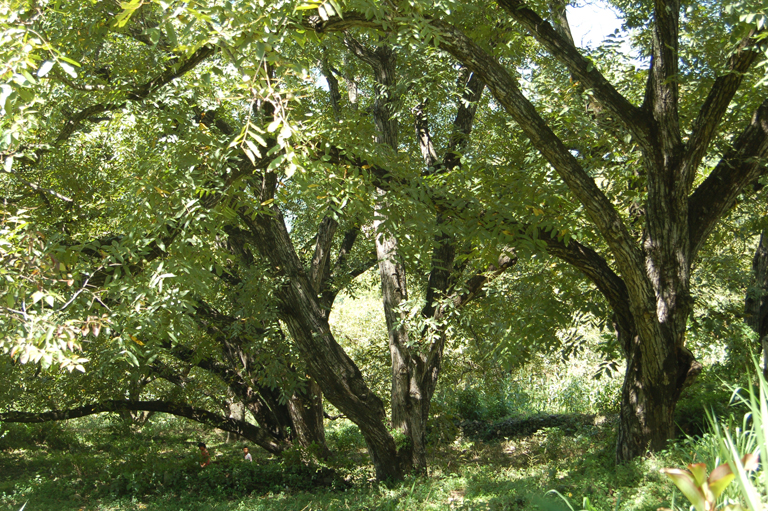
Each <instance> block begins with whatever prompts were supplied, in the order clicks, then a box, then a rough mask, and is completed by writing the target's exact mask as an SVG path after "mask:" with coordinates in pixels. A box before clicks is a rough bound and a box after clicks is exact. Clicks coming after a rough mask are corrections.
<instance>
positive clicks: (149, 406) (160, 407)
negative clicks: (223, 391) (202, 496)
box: [0, 399, 288, 454]
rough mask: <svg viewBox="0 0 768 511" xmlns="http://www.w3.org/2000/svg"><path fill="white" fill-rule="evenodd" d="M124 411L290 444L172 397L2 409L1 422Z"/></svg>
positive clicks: (265, 443) (276, 448)
mask: <svg viewBox="0 0 768 511" xmlns="http://www.w3.org/2000/svg"><path fill="white" fill-rule="evenodd" d="M122 411H134V412H136V411H147V412H162V413H169V414H171V415H176V416H178V417H185V418H187V419H191V420H193V421H195V422H199V423H201V424H205V425H207V426H211V427H214V428H218V429H221V430H224V431H229V432H230V433H235V434H237V435H240V436H242V437H243V438H246V439H248V440H250V441H252V442H254V443H256V444H258V445H260V446H261V447H264V449H266V450H268V451H269V452H271V453H274V454H280V453H281V452H282V451H283V450H285V449H286V448H287V447H288V444H287V443H279V442H276V441H274V440H273V439H272V438H270V436H269V435H267V434H266V433H265V432H264V431H263V430H262V429H261V428H258V427H256V426H254V425H252V424H250V423H248V422H246V421H241V420H237V419H232V418H230V417H222V416H221V415H218V414H215V413H212V412H209V411H208V410H204V409H202V408H195V407H193V406H190V405H188V404H186V403H174V402H171V401H123V400H117V399H111V400H107V401H103V402H100V403H96V404H92V405H85V406H80V407H77V408H71V409H69V410H51V411H48V412H13V411H10V412H3V413H0V422H21V423H40V422H52V421H61V420H68V419H75V418H78V417H85V416H88V415H95V414H97V413H104V412H122Z"/></svg>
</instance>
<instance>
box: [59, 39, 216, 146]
mask: <svg viewBox="0 0 768 511" xmlns="http://www.w3.org/2000/svg"><path fill="white" fill-rule="evenodd" d="M215 52H216V47H215V46H213V45H210V44H207V45H205V46H203V47H202V48H200V49H198V50H197V51H196V52H195V53H193V54H192V55H190V56H189V57H188V58H187V59H185V60H183V61H181V62H179V61H178V60H175V61H174V62H173V63H172V64H171V65H170V66H169V67H168V68H167V69H166V70H165V71H163V72H162V73H160V74H159V75H157V76H156V77H155V78H153V79H151V80H150V81H148V82H146V83H144V84H142V85H140V86H139V87H137V88H135V89H134V90H132V91H130V92H128V93H127V95H126V98H127V100H130V101H141V100H142V99H145V98H147V97H148V96H149V95H150V94H152V93H153V92H154V91H156V90H157V89H159V88H160V87H162V86H164V85H166V84H168V83H170V82H171V81H173V80H174V79H176V78H179V77H180V76H183V75H184V74H185V73H187V72H188V71H190V70H192V69H194V68H195V67H196V66H197V65H198V64H200V63H201V62H202V61H204V60H205V59H207V58H208V57H210V56H211V55H213V54H214V53H215ZM125 104H126V102H125V101H123V102H118V103H97V104H95V105H91V106H89V107H86V108H83V109H82V110H80V111H79V112H77V113H76V114H74V115H73V116H72V117H70V118H69V120H67V122H66V124H65V125H64V127H63V128H62V129H61V131H60V132H59V135H58V136H57V137H56V144H60V143H61V142H64V141H65V140H67V139H68V138H69V137H70V136H72V134H73V133H74V132H75V131H77V129H78V128H79V127H80V124H82V122H83V121H85V120H87V119H89V118H90V117H93V116H94V115H97V114H100V113H103V112H107V111H112V110H118V109H120V108H122V107H123V106H125Z"/></svg>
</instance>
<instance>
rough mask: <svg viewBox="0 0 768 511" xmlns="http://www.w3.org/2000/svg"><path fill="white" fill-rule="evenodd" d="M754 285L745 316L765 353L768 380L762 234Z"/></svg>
mask: <svg viewBox="0 0 768 511" xmlns="http://www.w3.org/2000/svg"><path fill="white" fill-rule="evenodd" d="M752 278H753V280H752V284H751V285H750V287H749V289H747V297H746V300H745V305H744V315H745V316H746V321H747V325H749V327H750V328H751V329H752V331H753V332H755V333H756V334H757V342H758V343H759V347H760V349H761V350H762V351H763V375H764V376H765V377H766V379H768V234H767V233H766V231H762V232H761V233H760V242H759V243H758V245H757V249H756V250H755V257H754V258H753V259H752Z"/></svg>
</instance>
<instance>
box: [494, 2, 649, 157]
mask: <svg viewBox="0 0 768 511" xmlns="http://www.w3.org/2000/svg"><path fill="white" fill-rule="evenodd" d="M498 4H499V5H500V6H501V7H502V8H503V9H504V10H505V11H507V13H509V15H510V16H512V18H513V19H514V20H515V21H517V22H518V23H520V24H521V25H523V26H524V27H525V28H526V29H527V30H528V32H529V33H530V34H531V35H532V36H533V37H534V38H535V39H536V40H537V41H538V42H539V43H540V44H541V45H542V46H544V47H545V48H546V49H547V51H549V53H550V54H551V55H552V56H553V57H554V58H556V59H557V60H559V61H560V62H561V63H563V64H564V65H565V66H566V67H567V68H568V71H570V72H571V74H573V76H574V77H575V78H577V79H578V80H580V81H581V82H582V83H583V84H584V86H585V87H586V88H588V89H592V90H593V91H594V96H595V99H597V101H599V102H600V104H602V105H603V106H604V107H605V108H606V109H607V110H609V111H610V112H611V113H612V114H613V115H615V116H616V117H617V118H618V119H621V120H622V122H623V123H624V124H625V125H626V126H627V128H628V129H629V130H630V131H631V132H632V135H633V136H634V137H635V138H636V139H637V140H638V141H639V142H640V143H641V145H643V146H646V147H650V145H651V139H650V126H649V125H648V121H647V119H646V117H645V115H644V114H643V112H642V110H641V109H640V108H639V107H636V106H635V105H633V104H632V103H630V102H629V100H627V99H626V98H625V97H624V96H622V95H621V93H619V91H617V90H616V88H615V87H614V86H613V85H612V84H611V83H610V82H609V81H608V80H607V79H606V78H605V77H604V76H603V75H602V74H601V73H600V71H598V70H597V69H596V68H595V66H594V64H592V62H590V61H589V60H588V59H586V58H584V57H583V56H582V55H581V53H579V50H578V49H577V48H576V46H574V44H573V42H572V41H571V40H569V39H568V38H567V37H564V36H563V35H561V34H560V33H558V31H557V30H556V29H555V28H553V27H552V25H551V24H550V23H548V22H547V21H546V20H544V19H542V18H541V16H539V15H538V14H536V12H534V11H533V10H531V9H530V8H529V7H528V6H527V5H526V3H525V2H524V1H522V0H499V1H498Z"/></svg>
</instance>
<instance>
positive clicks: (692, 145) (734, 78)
mask: <svg viewBox="0 0 768 511" xmlns="http://www.w3.org/2000/svg"><path fill="white" fill-rule="evenodd" d="M753 36H754V33H753V32H750V34H749V35H747V37H745V38H744V39H742V40H741V43H740V44H739V47H738V48H737V49H736V52H735V53H734V54H733V55H731V57H730V58H729V59H728V73H727V74H726V75H724V76H719V77H717V79H716V80H715V83H714V84H713V85H712V88H711V89H710V90H709V94H708V95H707V99H706V100H704V103H703V104H702V105H701V109H700V110H699V116H698V117H697V118H696V120H695V121H694V123H693V127H692V129H691V137H690V139H689V140H688V143H687V147H686V153H685V156H684V159H683V176H682V177H683V179H684V183H685V189H686V190H690V188H691V186H692V185H693V179H694V177H695V176H696V170H697V169H698V168H699V165H700V164H701V160H702V159H703V158H704V155H705V154H706V152H707V148H708V147H709V144H710V142H711V141H712V139H713V137H714V136H715V134H716V131H717V127H718V125H719V124H720V121H721V120H722V118H723V115H725V112H726V110H728V105H730V104H731V100H733V96H734V95H735V94H736V91H737V90H739V86H741V82H742V81H743V79H744V73H746V72H747V70H749V68H750V67H751V66H752V64H753V63H754V62H755V60H757V56H758V55H759V54H758V53H757V52H756V51H754V49H753V48H752V47H753V45H754V40H753V39H752V37H753Z"/></svg>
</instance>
